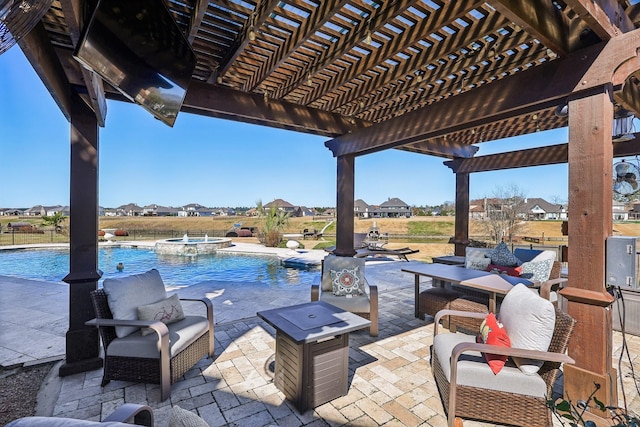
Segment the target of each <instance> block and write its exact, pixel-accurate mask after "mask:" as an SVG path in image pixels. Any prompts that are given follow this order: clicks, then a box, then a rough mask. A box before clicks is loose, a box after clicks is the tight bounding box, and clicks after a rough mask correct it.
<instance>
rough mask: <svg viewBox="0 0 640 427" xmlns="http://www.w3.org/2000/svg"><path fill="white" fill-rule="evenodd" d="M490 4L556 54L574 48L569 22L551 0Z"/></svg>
mask: <svg viewBox="0 0 640 427" xmlns="http://www.w3.org/2000/svg"><path fill="white" fill-rule="evenodd" d="M491 5H492V6H493V7H495V8H496V10H498V11H499V12H500V13H501V14H502V15H504V16H505V17H506V18H507V19H510V20H511V21H513V22H515V23H516V24H517V25H519V26H520V27H522V28H524V29H525V30H526V31H527V32H528V33H529V34H532V35H534V37H536V38H537V39H538V40H540V41H542V44H544V45H545V46H547V47H548V48H549V49H551V50H553V51H554V52H556V53H557V54H558V55H566V54H568V53H569V52H571V51H572V50H575V46H570V43H572V39H571V38H570V37H569V32H570V29H569V23H568V22H567V19H566V17H565V16H564V15H563V14H562V13H560V12H559V11H558V9H557V8H556V7H554V4H553V2H550V1H549V2H542V1H530V0H495V1H492V2H491Z"/></svg>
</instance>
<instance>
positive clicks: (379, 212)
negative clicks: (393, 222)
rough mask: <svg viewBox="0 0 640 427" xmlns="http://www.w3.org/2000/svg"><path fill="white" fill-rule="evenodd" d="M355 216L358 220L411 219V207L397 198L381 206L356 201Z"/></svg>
mask: <svg viewBox="0 0 640 427" xmlns="http://www.w3.org/2000/svg"><path fill="white" fill-rule="evenodd" d="M353 214H354V215H355V216H357V217H358V218H410V217H411V206H409V205H408V204H406V203H405V202H403V201H402V200H400V199H398V198H397V197H393V198H389V199H387V201H386V202H383V203H382V204H380V205H379V206H374V205H369V204H368V203H367V202H365V201H364V200H362V199H358V200H356V201H354V207H353Z"/></svg>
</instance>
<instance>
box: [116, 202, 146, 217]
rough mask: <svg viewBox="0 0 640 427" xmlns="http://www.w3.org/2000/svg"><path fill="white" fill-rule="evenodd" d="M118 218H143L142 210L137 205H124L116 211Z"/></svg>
mask: <svg viewBox="0 0 640 427" xmlns="http://www.w3.org/2000/svg"><path fill="white" fill-rule="evenodd" d="M116 212H117V215H118V216H141V215H142V212H143V210H142V208H141V207H140V206H138V205H136V204H135V203H129V204H126V205H122V206H120V207H118V208H117V209H116Z"/></svg>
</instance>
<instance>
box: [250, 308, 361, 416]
mask: <svg viewBox="0 0 640 427" xmlns="http://www.w3.org/2000/svg"><path fill="white" fill-rule="evenodd" d="M257 315H258V317H260V318H261V319H263V320H264V321H265V322H267V323H268V324H270V325H271V326H273V327H274V328H275V330H276V366H275V378H274V382H275V385H276V387H277V388H278V390H280V391H281V392H283V393H284V395H285V396H286V397H287V399H289V400H290V401H291V402H292V403H293V404H294V406H295V407H296V408H297V409H298V410H299V411H300V413H304V412H305V411H306V410H307V409H308V408H314V407H316V406H320V405H322V404H323V403H327V402H329V401H331V400H333V399H336V398H338V397H340V396H344V395H346V394H347V385H348V383H347V380H348V367H349V333H350V332H353V331H356V330H359V329H364V328H368V327H369V325H370V324H371V322H370V321H369V320H367V319H365V318H363V317H360V316H358V315H356V314H353V313H349V312H348V311H344V310H342V309H340V308H337V307H335V306H333V305H331V304H327V303H325V302H322V301H314V302H309V303H305V304H299V305H294V306H289V307H282V308H275V309H272V310H266V311H259V312H258V313H257Z"/></svg>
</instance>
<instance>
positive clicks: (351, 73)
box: [302, 2, 500, 110]
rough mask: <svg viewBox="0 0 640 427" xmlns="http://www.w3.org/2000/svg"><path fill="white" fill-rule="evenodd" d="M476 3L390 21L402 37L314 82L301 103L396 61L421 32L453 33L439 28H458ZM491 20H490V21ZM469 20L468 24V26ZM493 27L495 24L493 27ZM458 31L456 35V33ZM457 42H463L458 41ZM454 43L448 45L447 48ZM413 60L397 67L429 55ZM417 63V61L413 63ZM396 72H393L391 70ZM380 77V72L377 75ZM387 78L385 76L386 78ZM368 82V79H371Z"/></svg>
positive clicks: (471, 35) (471, 36)
mask: <svg viewBox="0 0 640 427" xmlns="http://www.w3.org/2000/svg"><path fill="white" fill-rule="evenodd" d="M475 8H476V5H475V4H469V3H466V2H452V3H448V4H447V5H445V6H443V7H441V8H439V9H438V10H436V11H433V12H432V14H431V15H429V19H423V20H420V21H418V22H416V23H415V24H414V25H411V26H409V25H408V24H404V25H403V24H402V22H401V21H398V22H395V21H394V22H393V25H394V26H396V27H399V28H402V30H403V36H402V37H397V38H394V39H392V40H391V41H390V42H388V43H384V44H382V45H381V46H380V48H377V49H376V48H373V49H372V51H371V53H370V54H369V55H368V56H367V57H366V58H364V57H363V58H362V59H361V60H360V61H358V62H357V63H356V64H354V65H353V66H352V67H350V68H348V69H346V68H345V69H344V71H343V72H340V73H339V74H338V75H337V76H334V78H332V79H330V80H326V81H325V82H324V83H321V84H320V85H316V86H315V87H314V89H313V90H312V91H310V92H308V93H307V95H306V96H305V97H304V98H303V100H302V103H303V104H305V105H307V104H313V102H314V101H315V100H317V99H318V98H320V97H321V96H322V94H326V93H328V92H331V91H332V90H334V89H337V88H339V87H340V86H342V85H343V84H345V83H346V82H348V81H350V80H352V79H354V78H356V77H358V76H359V75H361V74H363V73H365V72H366V71H367V70H371V69H374V68H376V67H377V66H385V64H386V63H387V62H388V61H396V60H395V57H396V55H398V54H399V53H401V52H403V51H404V50H405V49H406V46H413V45H416V44H418V43H419V42H421V41H423V40H424V38H425V37H424V35H425V34H429V33H430V32H440V33H441V34H442V37H443V38H446V37H451V38H452V39H453V38H454V36H452V35H451V36H446V35H445V33H444V32H443V31H442V28H443V27H444V26H446V25H449V26H450V27H451V28H457V27H458V25H456V24H455V21H456V20H457V19H459V18H462V17H464V16H465V15H466V14H467V13H468V12H469V11H470V10H472V9H475ZM496 20H500V17H496ZM492 21H493V20H492ZM471 25H472V23H470V26H471ZM487 26H493V22H492V23H490V24H487ZM492 30H495V27H493V28H492ZM458 31H459V33H460V32H463V33H464V34H465V35H467V34H468V35H467V38H468V43H472V42H473V41H476V40H477V39H478V33H475V31H461V29H460V28H458ZM459 33H458V34H459ZM430 42H431V43H433V42H435V40H431V41H430ZM460 45H464V42H463V43H460ZM452 46H453V43H451V46H449V49H451V47H452ZM434 47H435V49H437V50H446V49H447V47H448V43H438V44H437V45H436V46H434ZM439 53H440V52H438V54H433V55H434V56H435V57H437V56H440V55H439ZM423 56H427V58H428V59H427V58H424V59H423V58H422V57H423ZM413 58H414V61H413V62H414V63H412V64H411V65H403V64H400V65H396V66H400V67H401V69H406V72H407V73H410V72H413V70H415V69H417V68H418V67H419V65H425V64H426V63H428V62H426V61H428V60H430V59H431V58H432V56H431V54H429V55H414V56H413ZM415 62H417V63H418V64H415ZM394 74H395V73H394ZM378 76H380V74H378ZM388 78H389V77H388V76H387V77H386V79H388ZM370 82H371V80H370ZM325 108H327V109H330V110H331V109H333V108H332V107H331V106H328V107H325Z"/></svg>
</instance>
